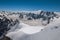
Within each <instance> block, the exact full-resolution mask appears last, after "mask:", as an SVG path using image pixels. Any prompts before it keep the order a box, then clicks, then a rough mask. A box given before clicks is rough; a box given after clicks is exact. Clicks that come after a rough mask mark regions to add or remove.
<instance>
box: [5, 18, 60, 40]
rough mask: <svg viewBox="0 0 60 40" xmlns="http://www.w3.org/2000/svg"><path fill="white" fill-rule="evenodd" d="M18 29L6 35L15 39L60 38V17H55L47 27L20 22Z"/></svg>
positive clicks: (59, 39) (40, 39)
mask: <svg viewBox="0 0 60 40" xmlns="http://www.w3.org/2000/svg"><path fill="white" fill-rule="evenodd" d="M19 27H21V28H20V29H19ZM16 29H18V30H16ZM16 29H15V30H14V31H11V32H9V33H8V34H7V35H6V36H8V37H10V38H11V39H13V40H60V18H58V19H55V21H54V22H51V23H50V24H48V25H47V26H46V27H33V26H29V25H26V24H24V23H20V24H19V26H18V28H16ZM42 29H43V30H42Z"/></svg>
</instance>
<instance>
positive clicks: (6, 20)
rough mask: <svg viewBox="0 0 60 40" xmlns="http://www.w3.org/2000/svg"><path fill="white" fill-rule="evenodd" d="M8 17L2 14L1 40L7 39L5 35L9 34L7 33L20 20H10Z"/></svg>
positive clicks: (0, 15) (0, 17) (0, 20)
mask: <svg viewBox="0 0 60 40" xmlns="http://www.w3.org/2000/svg"><path fill="white" fill-rule="evenodd" d="M7 17H8V15H6V14H0V39H1V40H2V38H4V37H5V34H7V31H8V30H10V28H11V26H14V25H15V24H16V23H18V20H17V19H16V20H14V21H13V19H11V18H10V19H9V17H8V18H7Z"/></svg>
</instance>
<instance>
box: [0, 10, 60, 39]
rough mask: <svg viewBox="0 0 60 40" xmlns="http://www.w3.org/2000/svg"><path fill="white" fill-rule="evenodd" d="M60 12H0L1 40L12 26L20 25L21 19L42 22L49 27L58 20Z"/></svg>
mask: <svg viewBox="0 0 60 40" xmlns="http://www.w3.org/2000/svg"><path fill="white" fill-rule="evenodd" d="M59 17H60V12H46V11H41V10H39V11H21V12H6V11H1V12H0V39H1V37H2V36H4V35H5V34H6V33H7V31H8V30H10V29H11V26H14V25H16V24H17V23H19V20H20V19H24V20H40V21H41V24H42V25H47V24H49V23H51V22H53V21H54V19H55V18H56V19H58V18H59Z"/></svg>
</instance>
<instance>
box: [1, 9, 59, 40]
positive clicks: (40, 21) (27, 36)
mask: <svg viewBox="0 0 60 40" xmlns="http://www.w3.org/2000/svg"><path fill="white" fill-rule="evenodd" d="M33 21H34V22H33ZM59 21H60V12H47V11H41V10H39V11H19V12H6V11H1V12H0V39H1V40H7V39H6V37H5V36H7V37H9V38H11V39H12V40H60V22H59ZM31 24H35V26H34V25H33V26H32V25H31ZM36 25H37V26H36Z"/></svg>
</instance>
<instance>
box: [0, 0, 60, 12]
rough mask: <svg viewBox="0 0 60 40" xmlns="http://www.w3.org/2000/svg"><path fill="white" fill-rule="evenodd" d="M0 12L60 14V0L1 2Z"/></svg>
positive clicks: (13, 0) (5, 0)
mask: <svg viewBox="0 0 60 40" xmlns="http://www.w3.org/2000/svg"><path fill="white" fill-rule="evenodd" d="M0 10H7V11H8V10H13V11H16V10H30V11H31V10H45V11H59V12H60V0H0Z"/></svg>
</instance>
